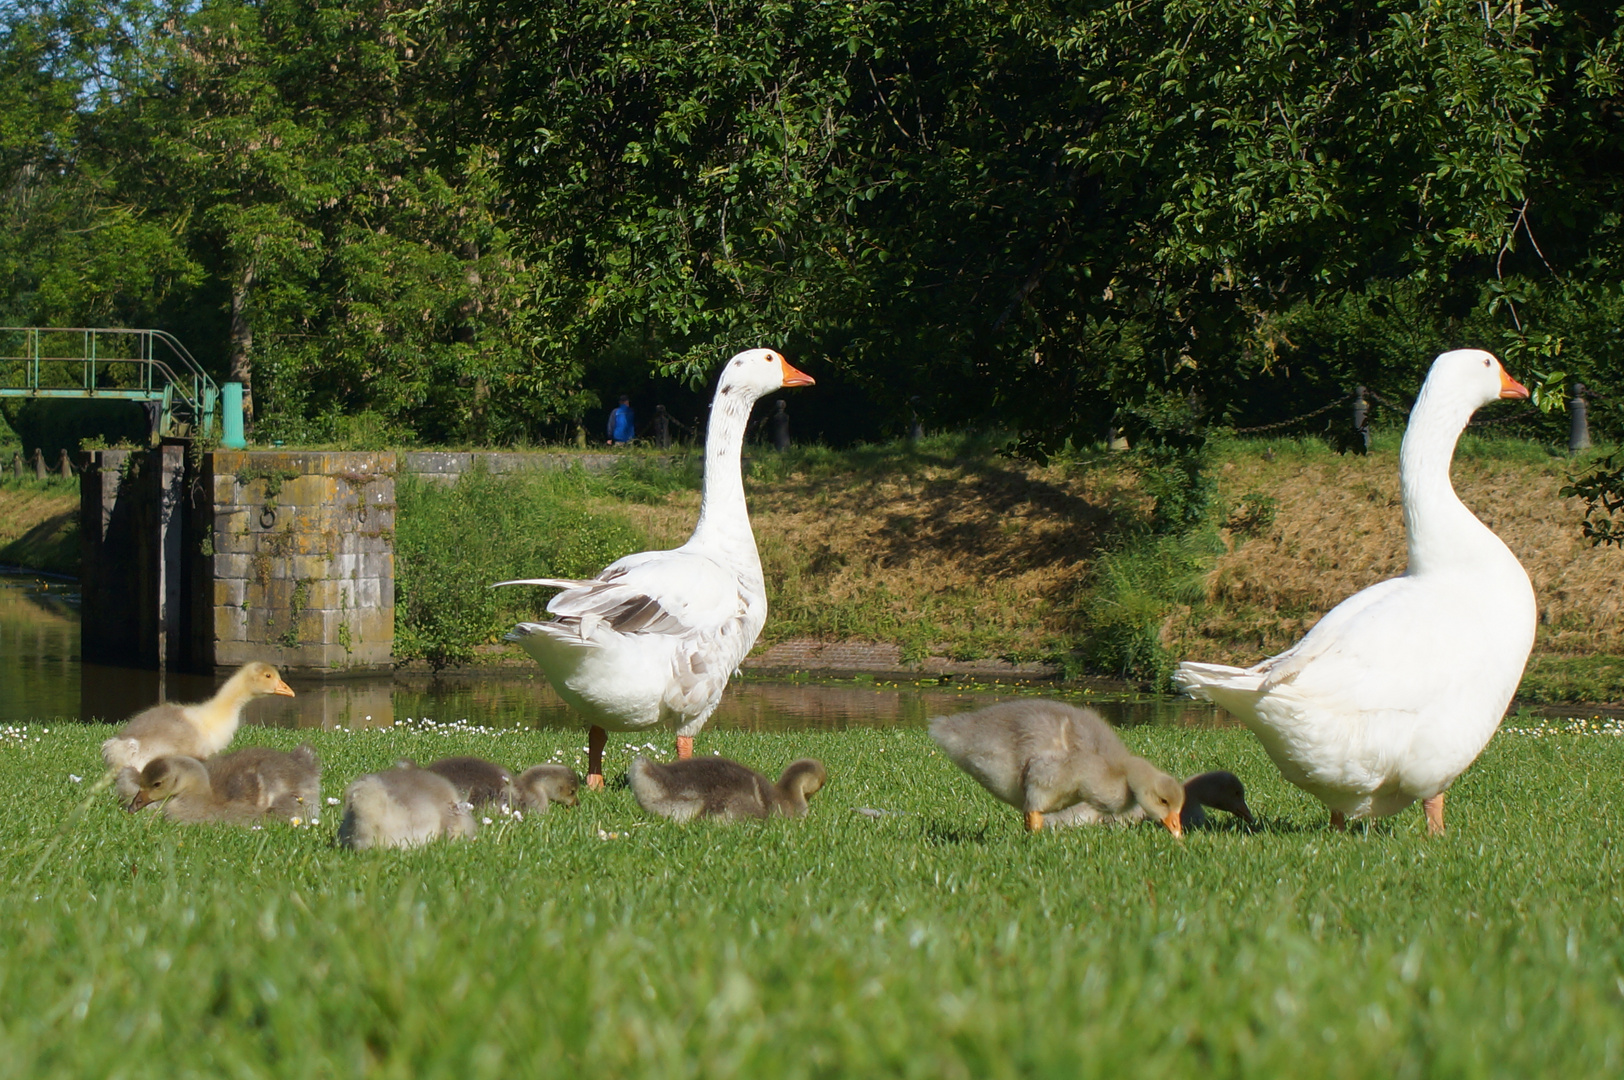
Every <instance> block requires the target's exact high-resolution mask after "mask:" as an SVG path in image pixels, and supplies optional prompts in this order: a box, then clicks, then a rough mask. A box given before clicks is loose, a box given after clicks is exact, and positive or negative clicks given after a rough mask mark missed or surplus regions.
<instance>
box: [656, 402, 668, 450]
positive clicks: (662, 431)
mask: <svg viewBox="0 0 1624 1080" xmlns="http://www.w3.org/2000/svg"><path fill="white" fill-rule="evenodd" d="M654 445H656V446H658V447H659V448H660V449H661V450H669V449H671V417H670V416H669V415H667V413H666V411H665V406H664V405H656V406H654Z"/></svg>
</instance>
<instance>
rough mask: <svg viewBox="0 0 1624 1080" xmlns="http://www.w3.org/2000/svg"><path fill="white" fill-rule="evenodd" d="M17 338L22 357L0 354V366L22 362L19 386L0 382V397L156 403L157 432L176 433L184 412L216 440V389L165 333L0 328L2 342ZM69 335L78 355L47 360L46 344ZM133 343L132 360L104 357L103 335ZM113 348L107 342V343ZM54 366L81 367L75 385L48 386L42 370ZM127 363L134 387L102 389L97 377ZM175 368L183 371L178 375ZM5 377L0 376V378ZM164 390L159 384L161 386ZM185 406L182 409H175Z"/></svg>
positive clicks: (186, 352)
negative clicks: (162, 351) (163, 351)
mask: <svg viewBox="0 0 1624 1080" xmlns="http://www.w3.org/2000/svg"><path fill="white" fill-rule="evenodd" d="M9 334H21V335H22V336H23V352H22V354H20V355H11V354H9V353H0V365H7V364H9V363H15V362H17V361H21V362H22V364H23V385H21V386H11V385H7V384H6V383H5V382H3V381H0V397H32V398H87V399H94V398H102V399H112V400H115V401H138V402H153V403H156V404H157V407H158V416H157V423H156V425H155V426H156V427H157V429H158V430H157V433H158V434H159V435H171V434H174V433H175V430H176V420H177V417H176V413H177V411H184V412H185V413H186V414H187V420H188V421H189V422H190V424H191V425H192V426H193V427H194V429H197V430H200V431H201V434H202V436H203V437H204V439H212V438H213V437H214V418H215V408H216V404H217V403H218V402H219V400H220V388H219V386H218V385H217V384H216V383H215V381H214V380H213V379H212V378H210V377H209V375H208V373H207V372H205V371H204V370H203V366H202V365H201V364H199V363H198V362H197V360H196V359H195V358H194V357H193V356H192V354H191V352H190V351H189V350H188V349H187V348H186V346H185V345H183V344H181V342H180V341H179V340H178V339H177V338H176V337H175V336H174V335H173V334H170V333H168V332H166V331H163V330H135V329H125V328H122V327H83V326H73V327H66V326H64V327H56V326H0V341H3V340H4V337H5V335H9ZM67 335H78V336H79V349H78V355H77V356H72V355H69V356H47V355H46V354H45V342H47V341H58V340H61V338H62V337H64V336H67ZM108 335H112V336H118V337H123V338H129V339H133V341H134V343H135V351H136V355H135V356H128V355H125V356H103V355H101V350H102V340H101V339H102V338H103V336H108ZM160 342H161V343H162V344H163V345H164V347H165V348H167V349H168V350H169V352H170V354H171V357H170V359H172V360H173V361H175V362H176V365H175V366H172V364H171V362H170V359H161V358H160V357H159V356H158V355H157V345H158V344H159V343H160ZM109 344H111V343H109ZM47 363H52V364H74V363H77V364H80V365H82V370H81V372H80V377H79V379H78V385H77V386H62V385H54V386H53V385H47V384H46V381H45V376H44V366H45V365H46V364H47ZM115 364H130V365H135V366H136V367H137V374H136V376H135V379H134V382H135V385H134V386H123V385H118V383H119V382H121V381H122V380H118V379H114V380H113V385H104V384H103V383H102V379H101V374H102V372H103V371H105V370H106V369H107V368H109V367H110V366H111V365H115ZM176 366H178V367H179V368H180V369H181V370H180V371H177V370H176ZM0 378H3V376H0ZM160 383H161V384H162V385H159V384H160ZM177 406H184V410H177Z"/></svg>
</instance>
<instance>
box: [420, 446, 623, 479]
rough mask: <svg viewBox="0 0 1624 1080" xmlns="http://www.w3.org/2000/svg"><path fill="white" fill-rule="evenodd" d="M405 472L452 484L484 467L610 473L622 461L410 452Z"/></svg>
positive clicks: (494, 453)
mask: <svg viewBox="0 0 1624 1080" xmlns="http://www.w3.org/2000/svg"><path fill="white" fill-rule="evenodd" d="M400 458H401V471H402V472H409V473H411V474H412V475H414V476H417V477H419V478H421V479H424V480H443V481H445V482H447V483H450V482H452V481H454V480H456V479H457V477H459V476H461V475H462V474H463V473H465V472H468V471H469V470H471V469H472V468H473V467H474V464H475V462H478V463H479V464H480V465H483V466H484V468H485V471H486V472H489V473H494V474H498V475H500V474H502V473H511V472H524V471H526V470H530V469H585V470H586V471H587V472H608V471H609V470H610V469H612V468H614V467H615V462H616V461H619V460H620V455H619V454H609V453H604V454H581V453H575V454H557V453H546V452H542V451H534V452H521V451H468V450H410V451H407V452H406V453H404V454H401V455H400Z"/></svg>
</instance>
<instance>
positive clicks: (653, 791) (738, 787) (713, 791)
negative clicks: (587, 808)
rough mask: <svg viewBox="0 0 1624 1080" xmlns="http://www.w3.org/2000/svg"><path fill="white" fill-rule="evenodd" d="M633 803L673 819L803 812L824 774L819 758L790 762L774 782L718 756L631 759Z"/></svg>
mask: <svg viewBox="0 0 1624 1080" xmlns="http://www.w3.org/2000/svg"><path fill="white" fill-rule="evenodd" d="M627 778H628V779H629V780H630V781H631V787H632V794H633V795H634V796H636V797H637V804H638V805H639V806H641V807H642V808H643V809H644V810H647V811H648V812H649V813H651V814H657V815H659V816H660V817H666V818H670V819H671V820H672V821H691V820H693V819H694V818H696V817H705V818H718V819H720V820H723V821H737V820H738V819H740V818H764V817H770V816H772V815H774V814H779V815H782V816H784V817H802V816H804V815H805V814H806V801H807V799H808V798H810V797H811V796H812V795H813V794H814V793H816V792H817V791H818V790H820V789H821V788H822V787H823V785H824V782H825V781H826V780H827V779H828V773H827V772H825V771H824V768H823V762H821V761H816V760H814V759H812V758H802V759H800V760H799V761H793V762H791V763H790V765H789V767H788V768H786V769H785V770H784V774H783V775H782V776H780V777H779V778H778V782H777V783H776V784H775V783H773V782H772V781H771V780H768V779H767V778H766V777H765V776H763V775H761V774H760V773H758V772H756V771H755V770H754V769H750V768H746V767H745V766H743V765H740V764H739V763H738V762H737V761H729V760H728V759H727V758H722V757H703V758H688V759H687V760H684V761H673V762H670V763H669V764H665V765H660V764H657V763H655V762H652V761H650V760H649V759H648V758H646V757H636V758H633V759H632V765H631V768H630V769H629V770H628V771H627Z"/></svg>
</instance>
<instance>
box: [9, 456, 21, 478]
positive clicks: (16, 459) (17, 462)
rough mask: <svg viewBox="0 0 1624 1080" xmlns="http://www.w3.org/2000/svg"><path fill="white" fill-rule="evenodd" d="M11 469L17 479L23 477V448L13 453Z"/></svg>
mask: <svg viewBox="0 0 1624 1080" xmlns="http://www.w3.org/2000/svg"><path fill="white" fill-rule="evenodd" d="M11 471H12V473H13V474H15V475H16V477H17V479H19V480H21V479H22V478H23V452H22V451H21V450H18V451H17V452H16V453H14V454H12V455H11Z"/></svg>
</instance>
